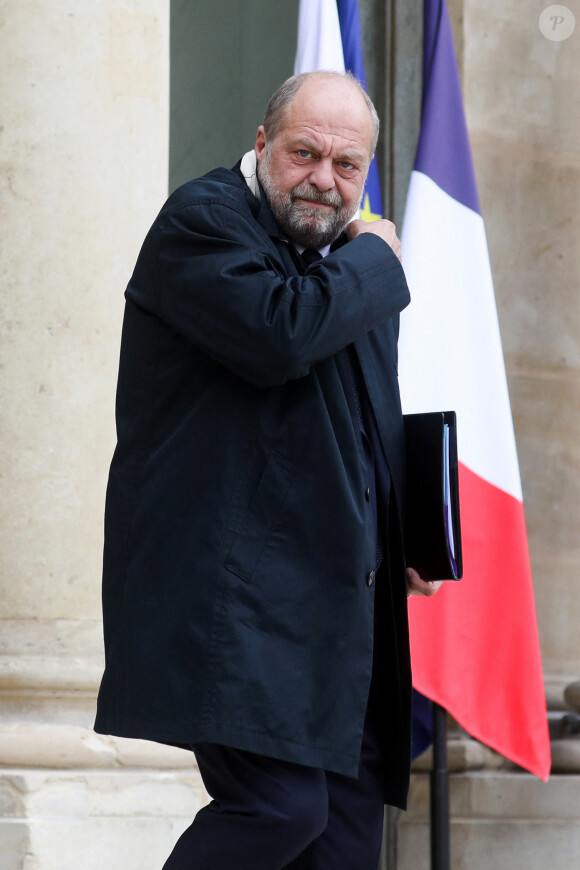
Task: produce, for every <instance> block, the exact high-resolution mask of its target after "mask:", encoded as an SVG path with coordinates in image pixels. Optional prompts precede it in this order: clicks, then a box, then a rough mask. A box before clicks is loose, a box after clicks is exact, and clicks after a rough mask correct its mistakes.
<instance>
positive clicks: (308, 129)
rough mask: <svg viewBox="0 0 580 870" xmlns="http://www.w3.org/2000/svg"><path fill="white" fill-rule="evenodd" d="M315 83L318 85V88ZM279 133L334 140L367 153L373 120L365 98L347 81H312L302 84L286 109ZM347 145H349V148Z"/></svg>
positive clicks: (293, 136)
mask: <svg viewBox="0 0 580 870" xmlns="http://www.w3.org/2000/svg"><path fill="white" fill-rule="evenodd" d="M317 82H318V84H317ZM280 132H281V133H282V132H284V133H286V135H287V136H291V137H292V138H295V137H296V136H300V135H304V136H305V137H313V138H314V139H315V140H317V139H320V137H321V136H333V137H334V138H335V139H336V140H337V142H338V141H339V140H340V141H341V142H342V143H343V144H342V146H341V147H351V148H355V149H357V150H358V149H360V148H361V147H363V143H364V146H365V147H363V150H365V151H367V152H368V150H369V148H368V147H366V145H367V142H369V144H370V140H371V138H372V120H371V116H370V112H369V109H368V106H367V104H366V101H365V99H364V97H363V96H362V95H361V94H360V92H359V91H358V89H357V88H355V87H354V85H352V84H351V83H350V82H348V81H347V80H341V79H337V80H333V79H314V80H309V81H307V82H305V83H304V84H303V85H302V87H301V88H300V89H299V90H298V92H297V94H296V96H295V97H294V99H293V100H292V102H291V103H290V105H289V106H288V109H287V112H286V117H285V118H284V120H283V122H282V124H281V128H280ZM348 143H350V145H348Z"/></svg>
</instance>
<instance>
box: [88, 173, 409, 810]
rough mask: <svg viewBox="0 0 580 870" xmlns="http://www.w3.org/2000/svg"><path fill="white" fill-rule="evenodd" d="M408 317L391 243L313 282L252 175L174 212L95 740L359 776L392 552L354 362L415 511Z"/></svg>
mask: <svg viewBox="0 0 580 870" xmlns="http://www.w3.org/2000/svg"><path fill="white" fill-rule="evenodd" d="M408 302H409V291H408V289H407V285H406V281H405V277H404V273H403V270H402V268H401V265H400V264H399V261H398V260H397V258H396V256H395V255H394V254H393V252H392V251H391V249H390V247H389V246H388V245H387V244H386V243H385V242H384V241H383V240H382V239H380V238H379V237H378V236H376V235H373V234H368V233H367V234H361V235H360V236H358V237H357V238H356V239H354V240H353V241H351V242H348V243H346V244H344V245H343V246H342V247H340V248H339V249H338V250H336V251H334V252H333V253H331V254H329V256H327V257H326V258H325V259H324V260H323V261H321V262H320V263H318V264H314V265H312V266H310V267H309V268H308V269H307V270H306V272H305V273H304V274H303V275H302V274H300V272H299V269H298V268H297V266H296V262H295V255H294V253H293V251H292V250H291V246H290V245H289V243H288V241H287V240H285V239H283V238H282V237H281V236H280V233H279V230H278V228H277V226H276V224H275V222H274V220H273V217H272V214H271V212H270V210H269V208H268V205H267V202H265V201H264V199H263V198H262V201H259V200H258V199H256V198H255V197H254V195H253V194H252V193H251V192H250V190H249V189H248V187H247V186H246V184H245V181H244V180H243V178H242V176H241V174H240V173H239V171H238V170H237V169H235V170H226V169H219V170H216V171H214V172H212V173H210V174H209V175H207V176H205V177H203V178H201V179H197V180H195V181H192V182H189V183H188V184H186V185H184V186H183V187H181V188H179V189H178V190H177V191H176V192H175V193H174V194H173V195H172V196H171V197H170V199H169V200H168V202H167V203H166V204H165V206H164V207H163V209H162V211H161V212H160V214H159V216H158V217H157V219H156V220H155V223H154V225H153V227H152V229H151V230H150V232H149V234H148V235H147V238H146V240H145V243H144V245H143V248H142V250H141V253H140V256H139V259H138V262H137V265H136V268H135V271H134V274H133V276H132V278H131V281H130V283H129V286H128V288H127V291H126V310H125V319H124V326H123V337H122V347H121V361H120V373H119V381H118V392H117V407H116V413H117V432H118V444H117V448H116V451H115V454H114V457H113V461H112V465H111V469H110V476H109V482H108V489H107V501H106V516H105V551H104V580H103V608H104V628H105V649H106V669H105V674H104V677H103V681H102V685H101V689H100V693H99V699H98V714H97V720H96V726H95V727H96V729H97V731H99V732H103V733H108V734H115V735H120V736H124V737H137V738H145V739H150V740H157V741H160V742H166V743H176V744H184V745H187V744H191V743H195V742H203V741H209V742H214V743H223V744H226V745H230V746H235V747H237V748H240V749H246V750H249V751H252V752H258V753H261V754H263V755H270V756H273V757H276V758H281V759H285V760H288V761H293V762H298V763H301V764H306V765H311V766H318V767H323V768H326V769H328V770H332V771H336V772H338V773H343V774H346V775H349V776H356V775H357V770H358V761H359V752H360V746H361V739H362V730H363V721H364V715H365V707H366V703H367V698H368V693H369V685H370V679H371V666H372V655H373V650H372V647H373V607H374V594H375V584H371V585H369V574H370V572H371V571H372V570H373V568H374V566H375V533H374V529H373V522H372V517H371V513H372V512H371V507H370V505H369V502H368V500H367V499H366V498H365V489H366V481H365V474H364V456H363V447H362V443H361V432H360V426H359V424H358V423H357V418H356V414H355V408H354V402H353V393H352V389H351V387H350V385H349V383H348V377H349V375H348V372H347V371H346V370H345V366H344V354H342V355H341V353H339V352H340V351H341V350H342V349H344V348H345V347H346V346H347V345H349V344H351V343H354V346H355V348H356V353H357V355H358V358H359V360H360V366H361V369H362V373H363V377H364V382H365V384H366V389H367V391H368V397H369V399H370V404H371V406H372V409H373V412H374V415H375V418H376V423H377V428H378V431H379V433H380V439H381V442H382V448H383V450H384V453H385V457H386V460H387V462H388V465H389V468H390V472H391V477H392V488H393V490H394V493H395V495H396V500H397V501H398V502H399V503H400V501H401V498H402V490H403V483H404V481H403V468H404V459H403V443H402V417H401V408H400V401H399V390H398V382H397V348H396V341H397V331H398V314H399V312H400V311H401V310H402V309H403V308H404V307H405V306H406V305H407V303H408ZM394 584H395V587H396V588H395V589H394V593H393V594H394V596H395V598H396V600H397V602H399V603H398V604H397V608H398V610H397V613H399V616H397V626H396V627H397V631H398V634H399V636H400V640H399V641H398V653H397V655H398V657H399V659H400V660H399V661H398V663H397V664H396V667H397V668H398V673H397V679H400V680H402V681H403V682H408V680H409V672H408V640H407V633H406V597H405V586H404V577H403V576H402V572H399V573H398V574H397V576H396V578H395V579H394ZM387 703H388V698H387ZM403 731H404V733H405V734H408V723H407V722H405V723H403ZM405 758H406V756H405ZM395 802H397V799H396V798H395ZM398 802H399V803H403V802H404V799H403V798H401V799H400V800H399V801H398Z"/></svg>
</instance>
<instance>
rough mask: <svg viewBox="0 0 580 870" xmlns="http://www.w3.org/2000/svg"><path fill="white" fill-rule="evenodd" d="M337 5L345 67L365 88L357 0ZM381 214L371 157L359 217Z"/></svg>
mask: <svg viewBox="0 0 580 870" xmlns="http://www.w3.org/2000/svg"><path fill="white" fill-rule="evenodd" d="M337 5H338V19H339V22H340V34H341V40H342V52H343V54H344V66H345V69H347V70H349V71H350V72H352V74H353V75H354V76H355V77H356V78H357V79H358V80H359V82H360V83H361V84H362V86H363V87H364V89H365V90H366V86H367V83H366V76H365V65H364V59H363V53H362V41H361V31H360V15H359V9H358V0H337ZM367 198H368V199H367ZM382 216H383V202H382V197H381V185H380V182H379V170H378V168H377V163H376V160H375V159H374V158H373V161H372V163H371V165H370V168H369V174H368V176H367V180H366V184H365V190H364V194H363V201H362V205H361V217H362V218H364V220H376V219H377V218H380V217H382Z"/></svg>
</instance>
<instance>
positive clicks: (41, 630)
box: [0, 0, 204, 870]
mask: <svg viewBox="0 0 580 870" xmlns="http://www.w3.org/2000/svg"><path fill="white" fill-rule="evenodd" d="M0 31H1V33H0V38H1V42H2V77H1V80H0V101H1V104H2V127H1V128H0V147H1V149H2V161H1V181H0V183H1V191H2V193H1V196H2V207H1V208H0V237H1V238H2V266H1V275H2V278H1V280H2V310H1V313H0V364H1V368H2V380H1V383H0V391H1V395H0V404H1V407H2V415H1V418H0V426H1V427H2V432H1V439H0V445H1V446H0V473H1V476H2V487H1V489H0V527H1V537H2V550H1V555H0V559H1V563H0V815H1V816H2V818H1V820H0V854H1V855H2V859H1V861H0V863H1V864H2V868H3V870H17V868H18V870H21V868H23V867H26V868H32V867H34V868H35V870H52V868H53V867H54V868H57V867H58V868H59V870H77V868H79V867H83V868H87V867H88V868H93V867H94V868H95V870H96V868H97V867H98V868H102V867H104V866H123V867H124V868H126V870H129V868H132V870H143V868H144V867H145V866H151V867H156V866H157V867H158V866H161V863H162V858H163V857H164V856H165V855H166V854H167V853H168V852H169V851H170V848H171V843H172V841H173V839H174V838H175V836H176V835H177V832H178V829H179V828H180V827H185V825H186V824H187V823H188V821H189V820H190V819H191V816H192V815H193V813H194V812H195V810H196V808H197V806H199V804H200V802H202V801H203V800H204V796H203V793H202V792H201V790H200V786H199V781H198V780H197V779H196V775H195V773H194V769H193V765H192V763H191V758H190V757H189V755H188V753H185V752H179V751H178V750H174V751H171V750H168V749H167V750H164V749H162V748H160V747H155V746H154V745H149V744H145V743H143V744H141V743H138V742H133V741H120V740H113V739H108V738H103V737H97V735H95V734H93V732H92V722H93V717H94V704H95V695H96V690H97V687H98V681H99V677H100V673H101V670H102V665H103V660H102V642H101V627H100V565H101V549H102V514H103V502H104V489H105V483H106V472H107V466H108V462H109V459H110V456H111V453H112V450H113V446H114V418H113V412H114V390H115V381H116V369H117V360H118V350H119V336H120V327H121V320H122V310H123V290H124V287H125V284H126V283H127V280H128V278H129V276H130V273H131V270H132V267H133V264H134V261H135V259H136V255H137V253H138V249H139V245H140V244H141V241H142V238H143V236H144V233H145V231H146V229H147V227H148V225H149V223H150V222H151V219H152V218H153V216H154V214H155V213H156V211H157V210H158V209H159V207H160V205H161V203H162V202H163V200H164V198H165V195H166V191H167V151H168V100H169V93H168V92H169V84H168V82H169V57H168V50H169V2H168V0H161V2H159V0H139V2H134V0H116V2H113V0H95V2H92V3H78V2H66V0H59V2H55V3H40V2H38V0H8V2H5V3H3V4H2V15H1V16H0Z"/></svg>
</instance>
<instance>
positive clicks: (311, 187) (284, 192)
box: [256, 78, 372, 248]
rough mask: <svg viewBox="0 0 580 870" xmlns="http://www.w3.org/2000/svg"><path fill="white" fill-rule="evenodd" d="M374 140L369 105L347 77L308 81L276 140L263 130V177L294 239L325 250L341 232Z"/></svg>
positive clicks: (357, 196)
mask: <svg viewBox="0 0 580 870" xmlns="http://www.w3.org/2000/svg"><path fill="white" fill-rule="evenodd" d="M371 142H372V123H371V118H370V114H369V111H368V107H367V105H366V102H365V101H364V99H363V97H362V96H361V95H360V94H359V93H358V91H357V90H356V89H355V88H354V87H353V86H352V85H351V84H350V83H349V82H348V81H346V80H341V79H324V78H320V79H318V78H315V79H309V80H307V81H306V82H304V83H303V84H302V86H301V87H300V89H299V90H298V93H297V94H296V96H295V97H294V99H293V101H292V103H291V104H290V106H289V108H288V111H287V115H286V118H285V119H284V122H283V124H282V126H281V128H280V130H279V132H278V135H277V136H276V138H275V139H274V141H273V142H267V140H266V134H265V131H264V128H263V127H259V128H258V135H257V139H256V153H257V155H258V175H259V178H260V181H261V182H262V186H263V187H264V190H265V192H266V196H267V197H268V202H269V203H270V207H271V208H272V211H273V213H274V217H275V218H276V221H277V223H278V225H279V226H280V228H281V229H282V230H283V231H284V232H286V233H287V234H288V236H289V237H290V238H291V239H292V240H293V241H294V242H296V243H297V244H299V245H302V246H304V247H306V248H321V247H323V246H324V245H328V244H329V243H330V242H332V241H334V239H336V237H337V236H338V235H339V234H340V233H341V232H342V230H343V229H344V227H345V226H346V225H347V223H348V222H349V221H350V220H351V219H352V217H353V216H354V214H355V213H356V210H357V209H358V207H359V205H360V201H361V197H362V193H363V187H364V183H365V179H366V175H367V172H368V168H369V163H370V160H371V156H372V155H371V153H370V152H371Z"/></svg>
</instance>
